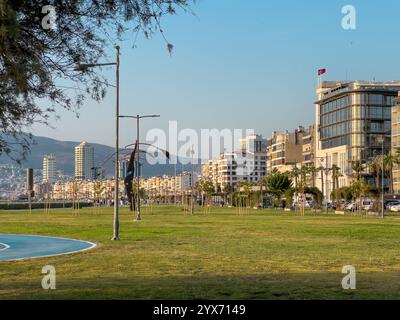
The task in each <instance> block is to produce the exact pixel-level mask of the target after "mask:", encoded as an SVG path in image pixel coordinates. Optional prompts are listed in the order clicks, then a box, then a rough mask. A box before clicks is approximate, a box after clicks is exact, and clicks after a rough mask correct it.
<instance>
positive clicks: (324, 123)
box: [0, 81, 400, 201]
mask: <svg viewBox="0 0 400 320" xmlns="http://www.w3.org/2000/svg"><path fill="white" fill-rule="evenodd" d="M316 95H317V101H316V102H315V110H314V116H315V122H314V123H313V124H311V125H309V126H307V127H303V126H299V127H298V128H295V129H292V130H288V131H285V132H273V133H272V135H271V137H269V138H264V137H263V136H262V135H260V134H254V135H251V136H248V137H245V138H244V139H241V140H240V148H239V150H236V151H229V152H223V153H222V154H221V155H220V156H219V158H217V159H209V160H208V161H206V162H205V163H203V164H202V167H201V172H195V171H193V172H192V171H191V170H190V169H188V170H187V171H184V168H182V169H181V170H180V173H179V174H175V175H173V176H171V175H161V176H154V177H150V178H146V179H143V180H142V181H141V188H142V189H143V190H144V192H146V193H147V194H152V195H153V196H159V197H166V198H168V199H171V198H174V199H175V201H176V199H177V198H179V197H180V196H182V195H183V194H185V193H186V194H187V193H190V192H192V189H193V185H194V184H195V183H196V182H197V181H201V180H202V181H204V180H207V181H210V182H211V183H212V184H213V186H214V187H215V190H224V189H226V188H228V187H229V188H232V187H235V186H236V185H238V183H239V182H240V183H243V182H245V183H250V184H258V183H259V182H260V181H261V180H262V179H263V178H264V177H265V176H268V175H269V174H271V173H274V172H275V173H276V172H280V173H287V172H291V171H292V170H293V168H301V167H314V168H319V169H320V170H319V172H318V173H317V172H315V173H314V174H313V175H312V176H311V177H309V178H308V179H307V183H308V185H309V186H312V187H316V188H318V189H319V190H321V191H322V193H323V195H324V197H325V198H327V199H329V198H330V195H331V193H332V191H333V189H335V188H336V189H338V188H342V187H348V186H350V184H351V182H352V181H353V180H354V168H353V164H354V163H355V162H359V163H360V164H361V166H363V168H362V175H363V178H364V180H365V182H366V183H368V184H370V185H376V184H377V181H376V179H377V178H376V177H374V176H373V174H372V173H371V172H370V170H369V167H368V165H367V163H368V162H369V161H370V160H371V159H373V158H374V157H376V156H378V155H382V154H387V153H388V152H389V151H392V153H393V154H397V150H398V148H400V82H365V81H324V82H321V83H320V84H319V85H318V87H317V90H316ZM311 113H312V111H311V107H310V114H311ZM380 139H381V140H380ZM94 153H95V150H94V147H93V146H92V145H90V144H89V143H87V142H82V143H80V144H79V145H77V146H76V147H75V153H74V157H75V175H74V177H70V176H66V175H63V173H62V172H61V171H59V170H57V158H56V156H55V155H54V154H53V153H51V150H49V153H48V154H46V155H44V156H43V168H42V170H35V173H34V193H35V197H36V198H38V199H44V198H48V197H50V198H51V199H54V200H62V199H63V200H65V199H72V198H76V197H80V198H84V199H94V198H96V197H100V198H107V199H112V193H113V185H114V182H113V177H109V178H107V177H106V174H105V169H104V168H102V167H96V166H95V160H94ZM127 162H128V160H121V161H120V163H119V168H120V172H119V175H120V177H121V179H122V180H123V179H124V177H126V174H127V167H128V163H127ZM334 167H337V168H339V170H340V175H337V173H336V175H335V172H334V170H332V168H334ZM321 168H322V170H321ZM391 170H392V172H391V173H390V174H389V175H388V176H386V175H385V179H384V180H385V181H384V184H385V185H384V188H386V189H388V190H387V191H391V193H394V194H397V193H399V191H400V170H399V168H398V165H395V166H393V168H391ZM24 174H25V173H24V170H23V169H18V168H13V167H9V166H3V167H0V177H2V178H1V180H0V191H1V192H0V195H1V198H2V199H17V198H18V196H21V195H20V194H18V192H16V191H17V190H20V191H21V190H26V184H25V180H24V179H25V177H24ZM390 176H391V177H392V179H393V181H392V184H393V188H392V189H393V190H389V189H390V188H389V185H390V181H389V179H390ZM120 183H121V188H123V187H124V186H123V181H121V182H120ZM100 184H101V185H100ZM97 189H98V190H101V192H100V194H99V192H98V190H97ZM20 193H21V192H20ZM25 193H26V192H25Z"/></svg>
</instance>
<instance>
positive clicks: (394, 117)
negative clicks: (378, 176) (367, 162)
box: [392, 91, 400, 194]
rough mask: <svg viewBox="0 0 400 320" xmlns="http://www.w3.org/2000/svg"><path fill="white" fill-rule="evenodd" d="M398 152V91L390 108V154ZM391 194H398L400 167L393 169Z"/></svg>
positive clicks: (399, 103)
mask: <svg viewBox="0 0 400 320" xmlns="http://www.w3.org/2000/svg"><path fill="white" fill-rule="evenodd" d="M399 150H400V91H399V94H398V97H396V98H395V99H394V102H393V107H392V153H393V154H397V153H398V152H399ZM393 192H394V193H397V194H398V193H400V166H399V165H395V166H394V168H393Z"/></svg>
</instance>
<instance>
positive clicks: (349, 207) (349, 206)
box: [344, 202, 356, 211]
mask: <svg viewBox="0 0 400 320" xmlns="http://www.w3.org/2000/svg"><path fill="white" fill-rule="evenodd" d="M355 209H356V204H355V203H354V202H348V203H346V204H345V206H344V210H347V211H354V210H355Z"/></svg>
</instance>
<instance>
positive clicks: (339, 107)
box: [315, 81, 400, 198]
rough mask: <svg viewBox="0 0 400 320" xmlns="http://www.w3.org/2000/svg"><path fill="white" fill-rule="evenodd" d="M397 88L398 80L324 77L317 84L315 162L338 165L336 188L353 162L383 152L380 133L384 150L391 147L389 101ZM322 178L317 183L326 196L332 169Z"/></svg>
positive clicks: (349, 173) (349, 172)
mask: <svg viewBox="0 0 400 320" xmlns="http://www.w3.org/2000/svg"><path fill="white" fill-rule="evenodd" d="M399 90H400V82H364V81H340V82H331V81H324V82H322V83H321V84H320V85H319V86H318V88H317V96H318V101H317V102H316V107H315V109H316V112H315V116H316V128H315V130H316V137H317V143H316V157H315V163H316V166H317V167H324V168H327V169H329V168H332V166H333V165H336V166H338V167H339V168H340V173H341V174H342V176H341V177H340V178H339V181H338V182H339V186H338V187H339V188H340V187H342V186H349V185H350V183H351V181H352V179H353V171H352V164H353V163H356V162H358V161H359V162H360V163H361V164H364V166H365V163H366V162H367V161H368V160H369V159H370V158H372V157H375V156H377V155H380V154H381V153H382V151H381V143H380V142H379V137H382V136H384V137H385V142H384V152H388V151H389V150H390V147H391V113H392V105H393V100H394V98H395V97H396V95H397V92H398V91H399ZM365 178H366V180H368V179H367V176H365ZM323 180H324V186H323V185H322V179H317V187H319V188H320V189H321V190H323V192H324V195H325V197H327V198H329V197H330V194H331V192H332V187H333V181H332V180H333V179H332V170H331V171H330V173H328V175H327V176H325V177H324V179H323ZM367 182H368V181H367ZM371 183H372V182H371Z"/></svg>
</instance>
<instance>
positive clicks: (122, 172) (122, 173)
mask: <svg viewBox="0 0 400 320" xmlns="http://www.w3.org/2000/svg"><path fill="white" fill-rule="evenodd" d="M128 167H129V160H120V161H119V162H118V168H119V177H120V179H125V178H126V176H127V175H128Z"/></svg>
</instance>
